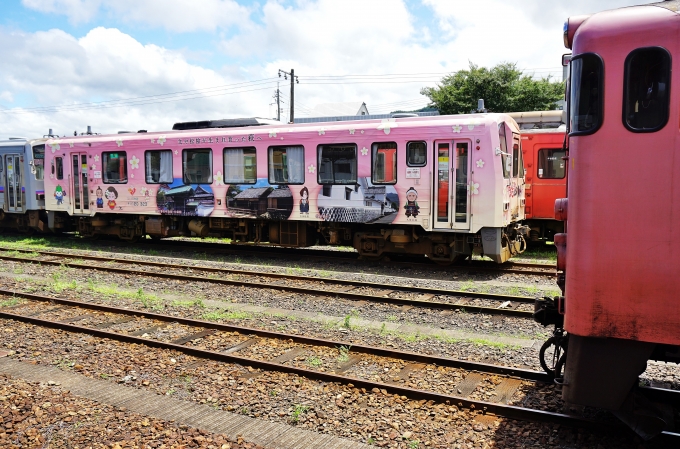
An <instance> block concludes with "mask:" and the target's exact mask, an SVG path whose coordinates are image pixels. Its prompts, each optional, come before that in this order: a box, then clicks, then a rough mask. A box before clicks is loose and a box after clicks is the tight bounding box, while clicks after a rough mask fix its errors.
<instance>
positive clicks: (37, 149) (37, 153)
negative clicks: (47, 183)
mask: <svg viewBox="0 0 680 449" xmlns="http://www.w3.org/2000/svg"><path fill="white" fill-rule="evenodd" d="M33 174H34V175H35V179H36V180H38V181H42V180H43V179H45V145H44V144H43V145H36V146H34V147H33Z"/></svg>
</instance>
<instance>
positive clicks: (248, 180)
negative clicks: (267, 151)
mask: <svg viewBox="0 0 680 449" xmlns="http://www.w3.org/2000/svg"><path fill="white" fill-rule="evenodd" d="M256 182H257V155H256V154H255V148H253V147H248V148H225V149H224V183H225V184H255V183H256Z"/></svg>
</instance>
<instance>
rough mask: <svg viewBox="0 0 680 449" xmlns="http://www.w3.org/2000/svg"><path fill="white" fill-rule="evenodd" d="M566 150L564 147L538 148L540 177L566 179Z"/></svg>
mask: <svg viewBox="0 0 680 449" xmlns="http://www.w3.org/2000/svg"><path fill="white" fill-rule="evenodd" d="M564 156H566V152H565V151H564V150H563V149H562V148H545V149H541V150H538V177H539V178H541V179H564V176H565V174H566V161H565V160H564V159H562V158H563V157H564Z"/></svg>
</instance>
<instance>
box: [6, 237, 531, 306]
mask: <svg viewBox="0 0 680 449" xmlns="http://www.w3.org/2000/svg"><path fill="white" fill-rule="evenodd" d="M0 251H7V252H9V251H11V252H14V253H17V252H18V253H23V254H27V255H30V256H35V255H36V254H37V255H38V256H40V257H18V256H14V255H8V254H0V260H10V261H15V262H31V263H40V264H42V265H56V266H65V267H71V268H78V269H91V270H101V271H106V272H109V273H121V274H126V275H135V276H152V277H160V278H166V279H175V280H184V281H187V282H208V283H214V284H221V285H233V286H245V287H250V288H257V289H263V288H264V289H273V290H278V291H285V292H292V293H298V294H308V295H312V296H314V297H319V296H326V297H332V298H341V299H346V300H352V301H366V302H379V303H387V304H392V305H398V306H409V307H426V308H431V309H442V310H464V311H466V312H474V313H487V314H492V315H504V316H513V317H520V318H527V319H529V318H532V312H533V303H534V300H535V298H531V297H525V296H514V295H499V294H493V293H480V292H469V291H456V290H445V289H437V288H425V287H413V286H404V285H392V284H385V283H375V282H365V281H354V280H344V279H333V278H319V277H309V276H297V275H291V274H283V273H264V272H252V271H245V270H235V269H228V268H215V267H209V266H201V265H180V264H171V263H163V262H152V261H143V260H137V259H126V258H114V257H105V256H90V255H74V254H68V253H60V252H55V251H32V250H14V249H8V248H2V247H0ZM91 262H98V263H99V264H93V263H91ZM131 266H133V267H134V268H130V267H131ZM187 272H189V273H190V274H187Z"/></svg>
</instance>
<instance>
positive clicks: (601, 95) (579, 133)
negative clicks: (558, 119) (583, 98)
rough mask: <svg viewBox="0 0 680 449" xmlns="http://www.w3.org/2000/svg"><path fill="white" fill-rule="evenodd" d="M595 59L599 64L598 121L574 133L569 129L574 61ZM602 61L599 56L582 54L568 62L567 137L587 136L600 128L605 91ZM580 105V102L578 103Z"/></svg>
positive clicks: (602, 120) (572, 99)
mask: <svg viewBox="0 0 680 449" xmlns="http://www.w3.org/2000/svg"><path fill="white" fill-rule="evenodd" d="M591 56H592V57H595V58H597V61H598V62H599V65H600V73H599V79H598V83H599V89H600V92H599V104H598V110H597V113H598V121H597V125H596V126H594V127H592V128H590V129H588V130H585V131H574V130H572V129H571V125H572V115H571V113H572V107H573V101H574V98H573V94H574V88H573V82H574V75H573V69H574V64H573V63H574V61H580V60H581V59H584V58H586V57H591ZM604 70H605V67H604V61H603V59H602V57H601V56H600V55H598V54H597V53H583V54H580V55H577V56H574V57H573V58H572V59H571V60H570V61H569V98H568V100H567V126H568V127H569V130H568V131H569V136H587V135H590V134H594V133H596V132H597V131H598V130H599V129H600V128H601V127H602V123H603V122H604V101H605V99H604V96H605V91H604ZM579 103H580V101H579Z"/></svg>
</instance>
